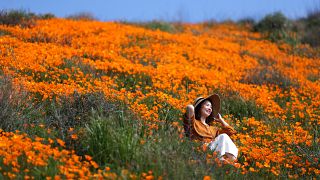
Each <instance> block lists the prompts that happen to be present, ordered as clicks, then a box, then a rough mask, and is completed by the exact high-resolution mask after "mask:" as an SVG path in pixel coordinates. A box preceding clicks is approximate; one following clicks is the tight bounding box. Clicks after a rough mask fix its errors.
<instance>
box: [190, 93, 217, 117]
mask: <svg viewBox="0 0 320 180" xmlns="http://www.w3.org/2000/svg"><path fill="white" fill-rule="evenodd" d="M205 100H209V101H210V102H211V104H212V113H211V114H210V116H209V118H212V119H213V118H214V117H215V116H216V115H217V114H218V113H219V112H220V108H221V105H220V97H219V95H218V94H213V95H210V96H208V97H206V98H203V97H198V98H197V99H196V100H195V101H194V103H193V106H194V109H196V107H197V106H198V105H199V104H201V102H203V101H205Z"/></svg>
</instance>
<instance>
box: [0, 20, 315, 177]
mask: <svg viewBox="0 0 320 180" xmlns="http://www.w3.org/2000/svg"><path fill="white" fill-rule="evenodd" d="M165 25H168V24H165ZM169 25H170V24H169ZM169 25H168V27H171V28H172V27H174V28H175V31H170V30H168V31H165V30H163V29H162V30H163V31H160V30H159V29H161V28H166V26H164V25H163V24H160V25H159V24H151V25H148V27H146V26H143V25H132V24H127V23H116V22H96V21H85V20H83V21H75V20H67V19H56V18H52V19H37V20H35V21H33V23H32V24H29V25H28V26H20V25H5V24H3V25H0V42H1V43H0V56H1V58H0V67H1V69H0V70H1V71H0V76H1V81H0V86H1V91H0V107H1V112H0V127H1V128H2V129H3V132H2V136H1V137H0V138H1V141H0V143H1V144H0V167H1V168H0V172H1V177H9V178H30V177H35V178H44V177H51V178H54V177H61V178H79V177H82V178H84V177H86V178H90V177H104V178H110V179H114V178H129V179H136V178H138V179H154V178H155V179H162V178H163V179H185V178H187V179H190V178H192V179H199V178H204V179H210V178H227V179H231V178H232V179H234V178H241V179H244V178H246V179H247V178H249V179H256V178H258V177H264V178H271V179H275V178H319V174H320V166H319V164H320V163H319V151H320V146H319V125H320V121H319V119H320V110H319V109H320V107H319V105H320V104H319V102H320V69H319V67H320V59H319V56H318V54H319V53H318V52H317V50H316V49H312V48H311V47H309V46H308V45H301V44H300V45H299V44H295V45H294V46H291V45H289V44H285V43H284V42H278V43H273V42H271V41H268V40H265V38H264V37H263V36H262V35H261V34H259V33H254V32H251V31H250V29H249V28H248V27H247V26H240V25H236V24H234V23H220V24H214V23H213V24H208V23H207V24H175V25H170V26H169ZM155 26H160V27H161V28H150V27H155ZM177 29H178V30H177ZM212 93H218V94H219V95H220V96H221V98H222V114H223V115H224V118H225V119H226V120H227V121H228V123H229V124H231V125H232V126H233V127H235V129H236V130H237V131H238V134H237V135H236V136H234V137H232V139H233V140H234V141H235V144H236V145H237V146H238V147H239V150H240V154H239V159H238V161H239V163H240V166H239V167H233V166H230V165H222V164H221V163H219V162H218V161H217V160H216V158H215V154H214V153H212V152H210V151H207V150H205V149H203V148H202V147H201V143H197V142H191V141H189V140H188V139H187V138H185V137H184V132H183V127H182V114H183V113H184V111H185V106H186V105H187V104H190V103H193V100H194V99H195V98H196V97H198V96H207V95H209V94H212ZM30 143H35V144H36V145H31V146H30ZM27 144H28V145H27ZM38 146H39V148H38ZM43 148H45V149H47V150H46V151H43ZM8 152H12V153H8ZM59 153H62V154H63V155H59ZM34 158H37V159H38V160H35V159H34ZM38 162H42V163H38Z"/></svg>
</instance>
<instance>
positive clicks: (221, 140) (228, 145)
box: [208, 133, 238, 158]
mask: <svg viewBox="0 0 320 180" xmlns="http://www.w3.org/2000/svg"><path fill="white" fill-rule="evenodd" d="M208 147H209V148H210V150H212V151H216V152H218V155H219V158H222V156H223V155H225V154H226V153H230V154H232V155H234V157H236V158H237V156H238V148H237V147H236V145H235V144H234V143H233V142H232V140H231V139H230V137H229V136H228V135H227V134H225V133H224V134H220V135H218V136H217V137H216V138H215V139H214V141H211V142H210V143H209V145H208Z"/></svg>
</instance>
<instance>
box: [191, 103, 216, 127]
mask: <svg viewBox="0 0 320 180" xmlns="http://www.w3.org/2000/svg"><path fill="white" fill-rule="evenodd" d="M206 101H209V100H204V101H202V102H201V103H200V104H198V106H197V107H196V108H195V109H194V117H195V119H196V120H199V121H200V118H201V112H200V110H201V107H202V105H203V103H204V102H206ZM209 102H210V101H209ZM210 103H211V104H212V102H210ZM211 113H213V112H211ZM210 116H211V114H210ZM210 116H208V117H207V118H206V123H210V122H212V121H213V119H211V118H209V117H210Z"/></svg>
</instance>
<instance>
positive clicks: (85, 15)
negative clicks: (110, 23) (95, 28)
mask: <svg viewBox="0 0 320 180" xmlns="http://www.w3.org/2000/svg"><path fill="white" fill-rule="evenodd" d="M66 18H67V19H71V20H77V21H79V20H81V21H96V20H97V18H96V17H94V15H93V14H91V13H89V12H79V13H76V14H72V15H69V16H67V17H66Z"/></svg>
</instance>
